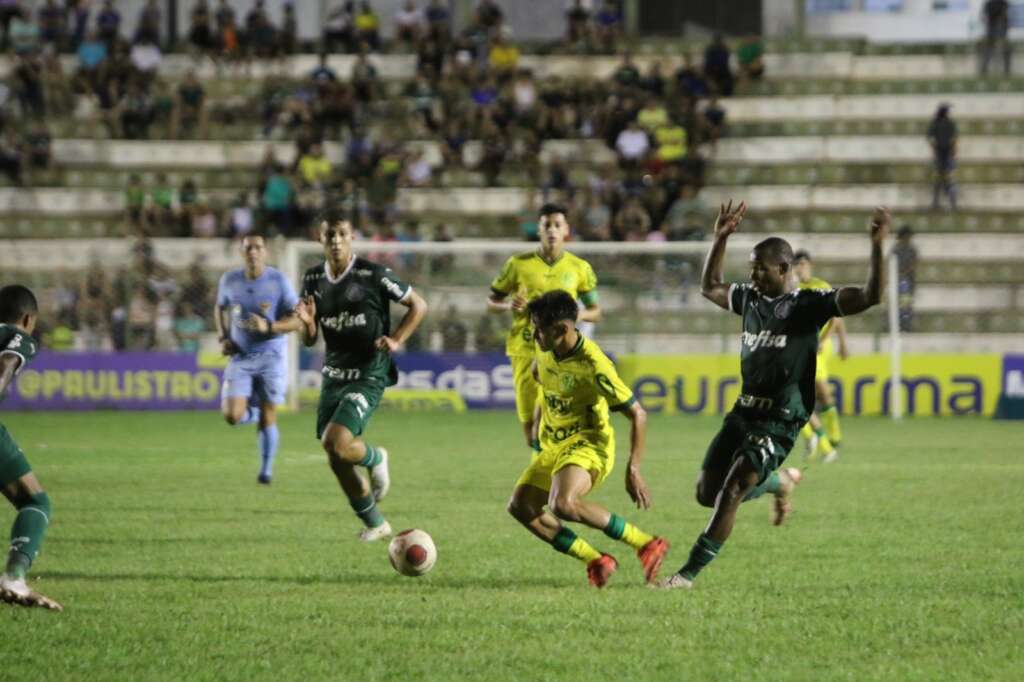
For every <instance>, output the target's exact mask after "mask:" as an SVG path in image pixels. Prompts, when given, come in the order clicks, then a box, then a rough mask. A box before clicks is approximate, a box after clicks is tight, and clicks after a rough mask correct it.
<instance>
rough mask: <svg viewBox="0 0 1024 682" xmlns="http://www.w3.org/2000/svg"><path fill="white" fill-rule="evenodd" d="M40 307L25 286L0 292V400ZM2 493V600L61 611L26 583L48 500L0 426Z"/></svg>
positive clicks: (29, 347) (32, 347)
mask: <svg viewBox="0 0 1024 682" xmlns="http://www.w3.org/2000/svg"><path fill="white" fill-rule="evenodd" d="M38 315H39V305H38V303H36V297H35V296H34V295H33V294H32V292H31V291H29V290H28V289H27V288H25V287H23V286H20V285H17V284H12V285H10V286H6V287H4V288H3V289H0V398H3V396H4V394H6V393H7V389H8V388H10V386H11V384H12V383H13V382H14V377H15V376H16V375H17V374H18V372H20V371H21V370H22V368H24V367H25V365H27V364H28V363H29V362H31V361H32V358H34V357H35V355H36V350H37V346H36V342H35V341H34V340H33V339H32V332H33V331H35V328H36V318H37V317H38ZM0 490H2V491H3V494H4V497H6V498H7V500H8V501H9V502H10V503H11V504H13V505H14V508H15V509H17V510H18V515H17V516H15V517H14V525H13V526H12V527H11V548H10V551H9V552H8V553H7V564H6V566H5V567H4V572H3V574H2V575H0V599H3V601H5V602H9V603H12V604H20V605H22V606H42V607H44V608H47V609H53V610H55V611H62V610H63V607H62V606H61V605H60V604H58V603H57V602H55V601H54V600H52V599H50V598H48V597H44V596H43V595H41V594H39V593H38V592H36V591H34V590H32V589H31V588H30V587H29V586H28V583H27V582H26V576H27V575H28V569H29V568H30V567H31V566H32V562H33V561H35V559H36V557H37V556H39V548H40V546H41V545H42V542H43V535H45V534H46V527H47V526H49V525H50V517H51V516H52V513H51V510H50V498H49V497H47V495H46V491H44V490H43V486H41V485H40V484H39V479H37V478H36V475H35V474H34V473H32V467H31V466H30V465H29V463H28V460H27V459H25V453H23V452H22V451H21V448H19V447H18V444H17V443H15V442H14V439H13V438H11V434H10V433H8V432H7V429H5V428H4V427H3V425H2V424H0Z"/></svg>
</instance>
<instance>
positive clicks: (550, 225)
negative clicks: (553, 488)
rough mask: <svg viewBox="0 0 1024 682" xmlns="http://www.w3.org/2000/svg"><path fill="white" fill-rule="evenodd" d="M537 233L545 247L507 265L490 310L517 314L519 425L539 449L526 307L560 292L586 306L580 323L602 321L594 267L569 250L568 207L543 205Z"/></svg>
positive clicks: (511, 352)
mask: <svg viewBox="0 0 1024 682" xmlns="http://www.w3.org/2000/svg"><path fill="white" fill-rule="evenodd" d="M538 230H539V234H540V248H538V249H536V250H535V251H527V252H526V253H521V254H518V255H515V256H512V257H511V258H509V259H508V260H507V261H505V266H504V267H503V268H502V269H501V273H499V274H498V276H497V277H495V278H494V281H493V282H491V296H490V298H489V299H488V300H487V309H488V310H489V311H490V312H492V313H504V312H506V311H511V312H512V326H511V327H510V328H509V330H508V340H507V341H506V342H505V353H506V354H507V355H508V357H509V360H511V362H512V377H513V381H514V383H515V390H516V412H517V413H518V415H519V423H520V424H522V427H523V436H524V437H525V438H526V444H527V445H529V446H531V447H533V448H534V449H536V447H537V443H536V440H535V439H536V428H535V424H534V421H533V416H534V408H535V407H536V405H537V397H538V390H537V383H536V382H535V381H534V380H533V377H532V376H531V375H530V366H531V365H532V363H533V356H534V352H535V350H536V349H535V346H534V340H533V327H532V326H531V325H530V318H529V316H528V315H527V313H526V304H527V303H529V302H530V301H532V300H533V299H534V298H536V297H538V296H540V295H541V294H543V293H546V292H548V291H554V290H555V289H561V290H563V291H567V292H568V293H569V295H570V296H572V297H573V298H574V299H577V298H578V299H579V300H580V301H581V302H582V303H583V306H584V308H583V311H582V312H581V313H580V316H579V319H580V320H582V321H584V322H597V321H598V320H600V319H601V307H600V306H599V305H598V301H597V276H596V275H595V274H594V269H593V268H591V267H590V263H588V262H587V261H585V260H583V259H582V258H579V257H577V256H574V255H573V254H571V253H569V252H568V251H566V250H565V248H564V246H565V240H566V239H567V238H568V237H569V221H568V219H567V218H566V209H565V208H564V207H563V206H559V205H558V204H545V205H544V206H542V207H541V209H540V222H539V225H538Z"/></svg>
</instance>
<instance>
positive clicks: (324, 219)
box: [316, 206, 355, 229]
mask: <svg viewBox="0 0 1024 682" xmlns="http://www.w3.org/2000/svg"><path fill="white" fill-rule="evenodd" d="M323 223H327V226H328V227H330V226H331V225H335V224H337V223H352V216H351V215H350V214H349V212H348V211H346V210H345V209H343V208H341V207H339V206H331V207H329V208H325V209H324V210H323V211H321V212H320V215H318V216H317V217H316V226H317V228H318V229H319V227H320V225H322V224H323ZM352 227H353V228H354V227H355V225H354V224H353V225H352Z"/></svg>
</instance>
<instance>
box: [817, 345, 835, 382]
mask: <svg viewBox="0 0 1024 682" xmlns="http://www.w3.org/2000/svg"><path fill="white" fill-rule="evenodd" d="M833 355H835V353H834V352H833V350H832V339H831V338H828V339H825V340H824V341H823V342H822V344H821V345H820V346H818V360H817V363H816V365H817V368H816V369H815V370H814V380H815V381H828V361H829V360H830V359H832V356H833Z"/></svg>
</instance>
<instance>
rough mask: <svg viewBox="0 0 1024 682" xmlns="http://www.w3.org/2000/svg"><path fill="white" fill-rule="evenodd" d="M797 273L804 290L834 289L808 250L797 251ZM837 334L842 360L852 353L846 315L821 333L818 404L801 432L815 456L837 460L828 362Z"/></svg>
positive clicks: (836, 419)
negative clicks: (817, 274) (818, 271)
mask: <svg viewBox="0 0 1024 682" xmlns="http://www.w3.org/2000/svg"><path fill="white" fill-rule="evenodd" d="M793 272H794V273H796V277H797V279H798V280H799V285H798V286H799V288H801V289H817V290H821V291H827V290H830V289H832V285H831V284H829V283H828V282H826V281H825V280H823V279H820V278H818V277H815V276H814V260H813V259H812V258H811V254H810V253H808V252H807V251H805V250H800V251H797V252H796V253H795V254H793ZM833 333H834V334H835V337H836V339H837V340H838V342H839V344H838V345H839V359H840V360H845V359H846V358H847V357H849V355H850V353H849V351H848V349H847V344H846V325H845V324H844V323H843V318H841V317H834V318H832V321H831V322H829V323H828V324H826V325H825V326H824V327H822V329H821V333H820V334H819V336H818V358H817V371H816V373H815V375H814V392H815V395H816V403H817V407H816V409H815V411H814V413H813V414H812V415H811V420H810V421H809V422H807V424H806V425H805V426H804V428H803V430H802V431H801V434H802V435H803V436H804V437H805V438H807V439H808V442H809V443H810V444H811V445H810V447H809V450H810V451H811V455H812V456H819V455H820V456H823V457H824V461H825V462H833V461H835V460H836V458H838V457H839V441H840V440H841V439H842V431H841V429H840V428H839V411H838V410H836V408H835V404H834V403H833V402H832V389H831V386H829V383H828V362H829V360H830V359H831V358H832V357H833V356H834V355H835V351H834V349H833V346H832V335H833Z"/></svg>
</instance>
